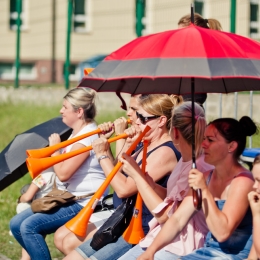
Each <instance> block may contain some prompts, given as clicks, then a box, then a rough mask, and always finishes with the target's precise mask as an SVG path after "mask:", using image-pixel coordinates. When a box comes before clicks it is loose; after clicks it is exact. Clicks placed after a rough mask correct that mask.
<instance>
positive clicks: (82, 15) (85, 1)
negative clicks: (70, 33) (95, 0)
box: [73, 0, 91, 33]
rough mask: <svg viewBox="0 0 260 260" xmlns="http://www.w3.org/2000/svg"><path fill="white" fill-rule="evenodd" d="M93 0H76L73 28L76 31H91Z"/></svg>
mask: <svg viewBox="0 0 260 260" xmlns="http://www.w3.org/2000/svg"><path fill="white" fill-rule="evenodd" d="M90 10H91V0H75V1H74V12H73V30H74V32H76V33H87V32H90V31H91V18H90V13H91V12H90Z"/></svg>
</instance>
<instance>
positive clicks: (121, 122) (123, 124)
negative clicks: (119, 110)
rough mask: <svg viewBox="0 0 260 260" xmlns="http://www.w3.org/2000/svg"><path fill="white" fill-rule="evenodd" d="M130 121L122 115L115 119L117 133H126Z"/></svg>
mask: <svg viewBox="0 0 260 260" xmlns="http://www.w3.org/2000/svg"><path fill="white" fill-rule="evenodd" d="M127 126H128V122H127V120H126V118H124V117H120V118H118V119H116V120H115V121H114V129H115V133H116V135H121V134H123V133H124V131H125V129H127Z"/></svg>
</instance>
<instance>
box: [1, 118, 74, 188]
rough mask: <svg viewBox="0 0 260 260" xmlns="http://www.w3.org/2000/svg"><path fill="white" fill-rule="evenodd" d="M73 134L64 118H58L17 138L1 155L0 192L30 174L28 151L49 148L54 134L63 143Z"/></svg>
mask: <svg viewBox="0 0 260 260" xmlns="http://www.w3.org/2000/svg"><path fill="white" fill-rule="evenodd" d="M71 132H72V129H71V128H69V127H68V126H67V125H65V124H64V123H63V122H62V118H61V117H56V118H53V119H51V120H49V121H46V122H44V123H42V124H39V125H37V126H35V127H33V128H31V129H29V130H27V131H26V132H24V133H21V134H18V135H17V136H15V138H14V139H13V140H12V141H11V142H10V144H8V145H7V146H6V147H5V148H4V150H3V151H2V152H1V153H0V191H2V190H3V189H5V188H6V187H8V186H9V185H11V184H12V183H13V182H15V181H16V180H18V179H20V178H21V177H22V176H24V175H25V174H26V173H27V172H28V169H27V166H26V163H25V161H26V158H27V155H26V150H29V149H39V148H43V147H46V146H48V145H49V141H48V137H49V136H50V135H51V134H53V133H58V134H59V135H60V137H61V140H62V141H64V140H67V139H68V137H69V136H70V134H71Z"/></svg>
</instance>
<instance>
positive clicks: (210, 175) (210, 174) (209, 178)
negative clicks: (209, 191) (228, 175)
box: [206, 170, 213, 186]
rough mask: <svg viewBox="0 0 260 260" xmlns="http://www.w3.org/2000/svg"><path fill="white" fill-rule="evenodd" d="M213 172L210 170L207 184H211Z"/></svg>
mask: <svg viewBox="0 0 260 260" xmlns="http://www.w3.org/2000/svg"><path fill="white" fill-rule="evenodd" d="M212 173H213V170H211V171H210V173H209V176H208V178H207V181H206V184H207V186H208V185H209V182H210V180H211V177H212Z"/></svg>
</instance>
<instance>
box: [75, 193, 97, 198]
mask: <svg viewBox="0 0 260 260" xmlns="http://www.w3.org/2000/svg"><path fill="white" fill-rule="evenodd" d="M94 194H95V192H90V193H88V194H86V195H82V196H76V197H75V198H74V200H81V199H84V198H87V197H91V196H93V195H94Z"/></svg>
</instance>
